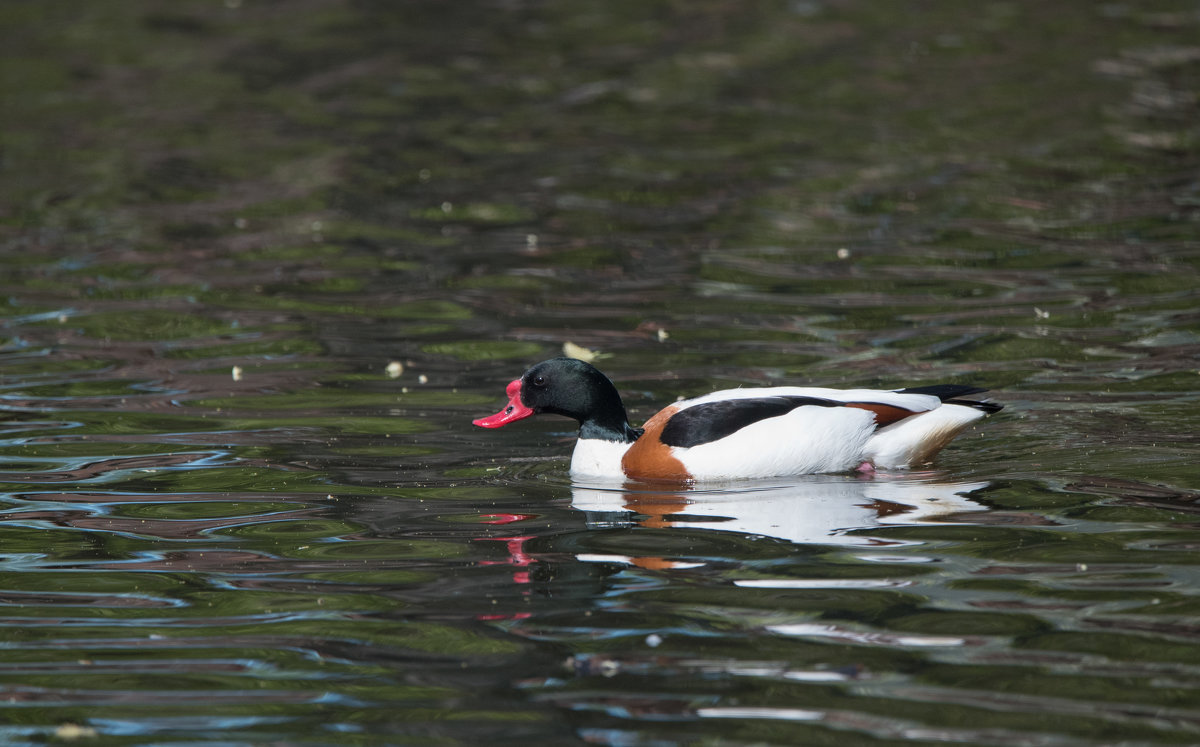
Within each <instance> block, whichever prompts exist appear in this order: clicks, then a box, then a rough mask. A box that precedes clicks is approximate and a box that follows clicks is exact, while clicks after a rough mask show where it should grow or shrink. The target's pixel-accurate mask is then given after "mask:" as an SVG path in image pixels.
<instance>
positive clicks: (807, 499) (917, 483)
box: [571, 473, 988, 568]
mask: <svg viewBox="0 0 1200 747" xmlns="http://www.w3.org/2000/svg"><path fill="white" fill-rule="evenodd" d="M987 485H988V483H986V482H957V481H948V480H944V479H939V477H938V476H937V475H936V474H933V473H915V474H914V473H905V474H904V475H902V476H889V475H883V474H880V475H876V476H875V477H873V478H871V479H863V478H860V477H854V476H841V475H814V476H811V477H806V478H800V479H797V478H791V479H789V480H787V481H769V482H766V481H764V482H755V483H750V484H747V483H738V484H736V485H730V486H727V487H722V488H715V487H712V486H707V485H706V486H703V487H695V488H690V489H674V488H673V489H667V490H662V489H656V488H655V487H654V486H651V485H634V484H630V483H626V484H623V485H596V484H593V485H574V486H572V489H571V505H572V507H574V508H575V509H577V510H579V511H583V512H584V513H585V514H586V517H587V525H588V526H589V528H595V529H600V528H617V527H633V526H642V527H646V528H652V529H690V530H696V529H701V530H709V531H719V532H739V533H742V534H746V535H752V536H763V537H774V538H777V539H782V540H786V541H789V542H795V543H815V544H832V545H844V546H875V547H881V546H889V545H892V546H894V545H900V544H905V542H903V541H901V540H893V539H885V538H881V537H873V536H871V533H870V531H869V530H870V529H872V528H878V527H887V526H909V525H915V524H923V523H927V522H932V521H937V523H939V524H943V523H948V522H949V523H953V519H952V518H950V517H951V515H953V514H960V513H963V512H977V511H984V510H986V508H985V507H984V506H983V505H982V504H980V503H979V502H977V501H975V500H973V499H972V498H971V497H970V494H972V493H975V492H977V491H979V490H981V489H983V488H985V487H987ZM580 559H585V560H606V561H624V562H627V563H633V564H634V565H638V566H641V567H646V568H678V567H686V566H688V565H689V563H687V562H680V561H672V560H666V559H661V558H648V557H646V558H632V557H629V558H627V557H623V556H622V557H617V556H611V557H610V556H607V555H605V556H600V555H596V556H594V557H587V558H580Z"/></svg>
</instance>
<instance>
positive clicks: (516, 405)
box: [471, 379, 533, 428]
mask: <svg viewBox="0 0 1200 747" xmlns="http://www.w3.org/2000/svg"><path fill="white" fill-rule="evenodd" d="M504 393H505V394H507V395H508V407H505V408H504V409H503V410H501V411H500V412H498V413H496V414H495V415H489V416H488V417H486V418H479V419H478V420H473V421H471V422H473V423H474V424H475V425H478V426H480V427H481V428H499V427H500V426H502V425H508V424H509V423H511V422H513V421H515V420H521V419H523V418H527V417H529V416H530V415H532V414H533V410H531V409H529V408H528V407H526V406H525V405H523V404H521V380H520V379H514V380H513V381H512V383H510V384H509V385H508V386H507V387H505V389H504Z"/></svg>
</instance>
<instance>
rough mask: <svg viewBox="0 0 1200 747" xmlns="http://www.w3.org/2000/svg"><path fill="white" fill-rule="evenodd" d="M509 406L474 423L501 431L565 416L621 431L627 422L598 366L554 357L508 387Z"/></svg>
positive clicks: (622, 408)
mask: <svg viewBox="0 0 1200 747" xmlns="http://www.w3.org/2000/svg"><path fill="white" fill-rule="evenodd" d="M504 393H505V394H507V395H508V406H507V407H505V408H504V409H503V410H501V411H500V412H498V413H496V414H495V415H490V416H488V417H486V418H479V419H478V420H475V421H473V422H474V423H475V425H478V426H481V427H483V428H499V427H500V426H502V425H508V424H509V423H512V422H515V421H517V420H523V419H525V418H527V417H529V416H530V415H539V414H541V413H551V414H554V415H565V416H567V417H569V418H574V419H575V420H578V421H579V423H580V424H581V425H584V426H587V425H589V424H594V425H599V426H607V427H614V428H620V429H621V430H622V431H623V430H624V428H623V427H622V426H625V425H626V423H627V419H626V416H625V406H624V405H623V404H621V396H620V395H619V394H618V393H617V388H616V387H615V386H613V383H612V382H611V381H609V380H608V377H606V376H605V375H604V374H602V373H600V371H599V370H597V369H596V367H595V366H593V365H591V364H590V363H585V362H584V361H581V360H576V359H574V358H551V359H550V360H548V361H542V362H541V363H539V364H537V365H536V366H533V367H532V368H530V369H529V370H528V371H526V372H525V373H524V374H522V375H521V378H519V379H515V380H513V381H512V382H510V383H509V385H508V387H506V388H505V390H504Z"/></svg>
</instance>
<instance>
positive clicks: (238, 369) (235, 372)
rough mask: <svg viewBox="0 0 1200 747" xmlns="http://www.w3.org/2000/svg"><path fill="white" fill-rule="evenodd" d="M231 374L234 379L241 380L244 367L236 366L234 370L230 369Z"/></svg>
mask: <svg viewBox="0 0 1200 747" xmlns="http://www.w3.org/2000/svg"><path fill="white" fill-rule="evenodd" d="M230 374H231V375H232V376H233V380H234V381H241V380H242V367H241V366H234V367H233V370H232V371H230Z"/></svg>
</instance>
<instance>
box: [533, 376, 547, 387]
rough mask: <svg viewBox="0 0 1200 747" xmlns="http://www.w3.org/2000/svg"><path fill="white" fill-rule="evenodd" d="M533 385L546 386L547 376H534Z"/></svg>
mask: <svg viewBox="0 0 1200 747" xmlns="http://www.w3.org/2000/svg"><path fill="white" fill-rule="evenodd" d="M533 385H534V386H546V377H545V376H534V377H533Z"/></svg>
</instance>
